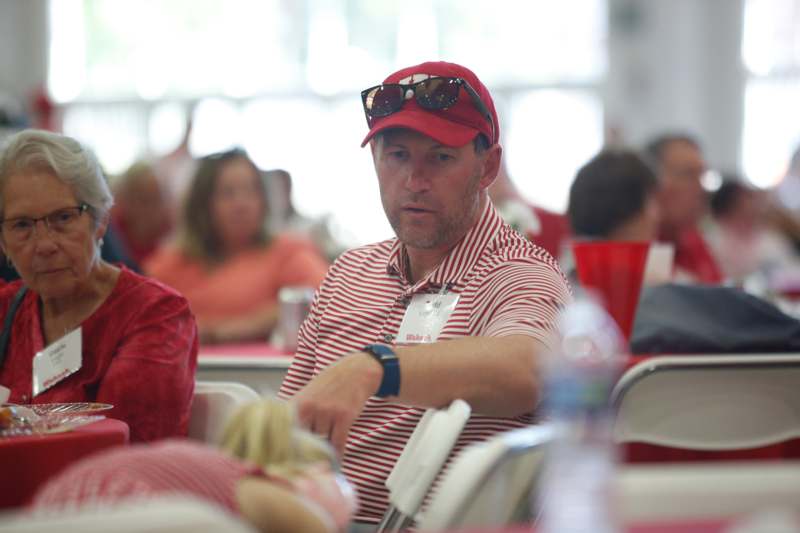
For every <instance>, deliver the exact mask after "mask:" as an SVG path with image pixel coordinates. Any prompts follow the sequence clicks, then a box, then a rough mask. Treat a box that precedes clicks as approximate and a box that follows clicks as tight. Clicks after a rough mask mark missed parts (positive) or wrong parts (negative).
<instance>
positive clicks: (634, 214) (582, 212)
mask: <svg viewBox="0 0 800 533" xmlns="http://www.w3.org/2000/svg"><path fill="white" fill-rule="evenodd" d="M657 192H658V181H657V180H656V177H655V174H653V171H652V170H651V169H650V167H648V166H647V164H646V163H645V162H644V161H643V160H642V159H641V158H640V157H639V156H638V155H637V154H636V153H635V152H633V151H630V150H621V149H613V150H604V151H602V152H600V153H599V154H597V155H596V156H594V157H593V158H592V159H591V160H589V162H587V163H586V164H585V165H583V166H582V167H581V168H580V170H578V173H577V175H576V176H575V180H574V181H573V182H572V185H571V187H570V190H569V206H568V208H567V215H568V216H569V221H570V225H571V226H572V231H573V233H574V235H575V236H576V237H580V238H593V239H602V240H610V241H654V240H656V238H657V237H658V230H659V223H660V220H661V208H660V206H659V202H658V198H657V196H658V194H657Z"/></svg>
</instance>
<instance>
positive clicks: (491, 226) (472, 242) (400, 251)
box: [386, 199, 504, 289]
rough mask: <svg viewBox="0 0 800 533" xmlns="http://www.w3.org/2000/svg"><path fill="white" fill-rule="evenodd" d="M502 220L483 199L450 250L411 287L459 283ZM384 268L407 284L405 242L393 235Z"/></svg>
mask: <svg viewBox="0 0 800 533" xmlns="http://www.w3.org/2000/svg"><path fill="white" fill-rule="evenodd" d="M503 224H504V222H503V219H502V218H501V217H500V214H499V213H498V212H497V210H496V209H495V208H494V206H493V205H492V201H491V200H489V199H487V202H486V206H485V207H484V208H483V211H481V214H480V216H479V217H478V221H477V222H476V223H475V224H474V225H473V226H472V228H470V230H469V231H468V232H467V234H466V235H464V237H463V238H462V239H461V240H460V241H459V242H458V243H457V244H456V245H455V246H454V247H453V249H452V250H450V253H448V254H447V255H446V256H445V258H444V259H443V260H442V262H441V263H440V264H439V266H437V267H436V268H435V269H433V271H431V272H430V273H429V274H428V275H427V276H425V277H424V278H423V279H421V280H419V281H418V282H417V283H415V284H414V287H413V288H414V289H419V288H422V287H423V286H427V285H436V286H442V285H444V284H445V283H450V284H452V285H454V286H457V285H459V284H460V282H461V281H462V280H463V279H464V278H465V277H466V276H467V274H469V272H470V270H471V269H472V267H473V266H474V265H475V263H477V261H478V259H480V257H481V255H482V254H483V251H484V250H485V249H486V248H487V246H489V244H490V243H491V241H492V239H493V238H494V236H495V235H496V234H497V231H498V230H499V229H500V228H501V227H502V225H503ZM386 272H387V273H388V274H390V275H397V276H400V278H401V279H402V280H403V281H404V282H405V283H406V284H409V285H410V282H409V280H408V278H407V277H406V272H408V255H407V254H406V245H405V244H403V243H402V242H400V240H399V239H397V238H395V239H393V242H392V247H391V249H390V251H389V258H388V261H387V265H386Z"/></svg>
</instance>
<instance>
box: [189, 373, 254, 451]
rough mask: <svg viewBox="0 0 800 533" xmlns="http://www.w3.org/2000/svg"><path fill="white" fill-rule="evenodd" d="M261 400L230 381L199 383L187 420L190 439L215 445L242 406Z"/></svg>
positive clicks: (243, 387)
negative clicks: (229, 420)
mask: <svg viewBox="0 0 800 533" xmlns="http://www.w3.org/2000/svg"><path fill="white" fill-rule="evenodd" d="M259 398H260V396H259V395H258V393H257V392H256V391H254V390H253V389H251V388H250V387H248V386H247V385H242V384H241V383H236V382H233V381H198V382H196V383H195V386H194V399H193V400H192V411H191V415H190V417H189V438H192V439H195V440H200V441H203V442H207V443H210V444H216V443H218V442H219V439H220V438H221V437H222V431H223V430H224V429H225V424H226V423H227V422H228V419H229V418H230V416H231V415H232V414H233V412H234V411H235V410H236V409H237V408H238V407H239V406H241V405H243V404H246V403H248V402H251V401H256V400H258V399H259Z"/></svg>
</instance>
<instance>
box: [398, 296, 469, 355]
mask: <svg viewBox="0 0 800 533" xmlns="http://www.w3.org/2000/svg"><path fill="white" fill-rule="evenodd" d="M458 296H459V295H458V294H453V293H450V294H442V293H439V294H415V295H414V296H413V298H412V299H411V303H410V304H409V305H408V308H407V309H406V314H405V315H404V316H403V322H402V323H401V324H400V331H399V332H398V333H397V342H398V344H420V343H428V342H435V341H436V339H438V338H439V333H441V331H442V328H443V327H444V325H445V324H446V323H447V320H448V319H449V318H450V314H451V313H452V312H453V309H455V308H456V304H457V303H458Z"/></svg>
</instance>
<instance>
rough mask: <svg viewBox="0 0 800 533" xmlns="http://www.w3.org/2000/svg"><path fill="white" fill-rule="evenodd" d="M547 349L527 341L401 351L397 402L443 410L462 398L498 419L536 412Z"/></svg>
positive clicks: (517, 338)
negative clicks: (542, 365)
mask: <svg viewBox="0 0 800 533" xmlns="http://www.w3.org/2000/svg"><path fill="white" fill-rule="evenodd" d="M544 349H545V347H544V345H543V344H542V343H540V342H539V341H537V340H536V339H534V338H532V337H528V336H526V335H513V336H509V337H464V338H459V339H453V340H447V341H441V342H436V343H431V344H422V345H416V346H397V347H395V352H396V353H397V356H398V359H399V360H400V394H399V395H398V396H397V399H398V400H399V401H401V402H402V403H409V404H412V405H419V406H421V407H442V406H446V405H447V404H449V403H450V402H451V401H452V400H454V399H456V398H462V399H463V400H465V401H467V402H468V403H469V404H470V405H471V406H472V408H473V410H474V411H475V412H477V413H480V414H485V415H493V416H505V417H510V416H517V415H521V414H524V413H527V412H530V411H532V410H533V409H534V408H535V407H536V405H537V403H538V401H539V394H540V381H541V380H540V364H541V360H542V356H543V350H544Z"/></svg>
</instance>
